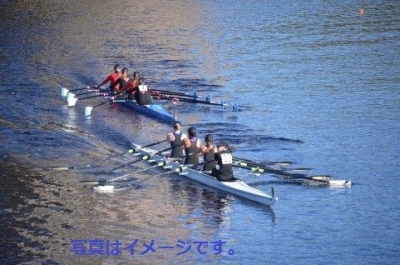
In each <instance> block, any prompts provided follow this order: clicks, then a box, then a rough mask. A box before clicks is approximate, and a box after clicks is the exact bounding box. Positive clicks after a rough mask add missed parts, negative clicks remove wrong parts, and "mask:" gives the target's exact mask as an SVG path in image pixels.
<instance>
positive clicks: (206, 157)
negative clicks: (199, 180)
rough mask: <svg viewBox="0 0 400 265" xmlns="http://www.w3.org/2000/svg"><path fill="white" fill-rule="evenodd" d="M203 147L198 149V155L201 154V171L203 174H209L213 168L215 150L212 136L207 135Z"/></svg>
mask: <svg viewBox="0 0 400 265" xmlns="http://www.w3.org/2000/svg"><path fill="white" fill-rule="evenodd" d="M204 141H205V145H203V146H201V147H200V153H202V154H203V161H204V164H203V169H202V171H204V172H205V173H211V172H212V170H213V168H215V165H216V163H215V153H216V152H215V149H216V147H215V146H214V137H213V136H212V134H207V135H206V137H205V139H204Z"/></svg>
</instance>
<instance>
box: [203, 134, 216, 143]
mask: <svg viewBox="0 0 400 265" xmlns="http://www.w3.org/2000/svg"><path fill="white" fill-rule="evenodd" d="M204 140H205V141H206V142H212V141H214V137H213V136H212V134H207V135H206V138H205V139H204Z"/></svg>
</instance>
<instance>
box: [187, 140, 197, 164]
mask: <svg viewBox="0 0 400 265" xmlns="http://www.w3.org/2000/svg"><path fill="white" fill-rule="evenodd" d="M189 140H190V146H189V147H188V148H185V152H186V159H185V164H191V165H198V164H199V162H200V161H199V148H198V147H197V138H196V137H193V138H192V139H189Z"/></svg>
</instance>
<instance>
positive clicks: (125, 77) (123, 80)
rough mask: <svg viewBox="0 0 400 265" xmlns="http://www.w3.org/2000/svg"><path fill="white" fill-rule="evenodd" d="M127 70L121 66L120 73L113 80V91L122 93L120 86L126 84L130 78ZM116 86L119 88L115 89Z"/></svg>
mask: <svg viewBox="0 0 400 265" xmlns="http://www.w3.org/2000/svg"><path fill="white" fill-rule="evenodd" d="M128 73H129V70H128V68H126V67H124V68H122V75H121V77H120V78H118V79H117V81H115V82H114V83H113V84H112V85H113V87H114V92H115V93H116V94H120V93H123V91H122V90H121V88H123V87H125V86H126V84H128V82H129V81H130V80H131V79H130V77H129V76H128ZM117 87H119V88H120V89H117Z"/></svg>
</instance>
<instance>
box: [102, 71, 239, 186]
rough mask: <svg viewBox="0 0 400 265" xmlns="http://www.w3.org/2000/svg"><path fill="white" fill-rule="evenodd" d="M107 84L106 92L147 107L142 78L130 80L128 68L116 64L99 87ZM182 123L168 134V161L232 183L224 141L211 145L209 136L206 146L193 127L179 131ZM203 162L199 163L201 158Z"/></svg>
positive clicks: (148, 100)
mask: <svg viewBox="0 0 400 265" xmlns="http://www.w3.org/2000/svg"><path fill="white" fill-rule="evenodd" d="M107 83H110V85H109V93H110V94H113V95H120V96H122V95H123V94H125V93H128V99H129V100H136V103H138V104H139V105H150V104H151V103H152V99H151V94H150V91H149V89H148V88H147V86H146V85H145V84H144V79H143V78H142V77H140V75H139V72H134V73H133V76H132V78H130V77H129V76H128V68H122V69H121V66H120V65H119V64H116V65H115V66H114V72H113V73H111V74H110V75H108V76H107V78H105V79H104V80H103V81H102V82H101V83H100V84H99V85H98V86H97V88H98V89H100V86H102V85H104V84H107ZM181 126H182V124H181V123H180V122H179V121H176V122H175V123H174V124H173V127H174V131H173V132H171V133H168V135H167V141H168V142H169V143H170V144H171V150H172V151H171V154H170V158H173V159H177V160H182V161H180V162H183V163H184V164H190V165H192V166H199V165H202V166H203V167H202V169H201V170H202V171H203V172H204V173H208V174H211V175H212V176H214V177H216V178H217V179H218V180H220V181H235V180H236V178H234V176H233V167H232V162H233V158H232V148H231V147H229V145H228V143H227V142H226V141H220V142H219V143H218V144H217V145H216V146H214V139H213V136H212V135H211V134H207V135H206V137H205V145H203V146H202V145H201V141H200V140H199V139H198V138H197V136H196V128H194V127H190V128H189V130H188V135H186V134H185V133H182V132H181ZM201 155H202V156H203V160H204V162H203V163H201V164H200V156H201Z"/></svg>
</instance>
